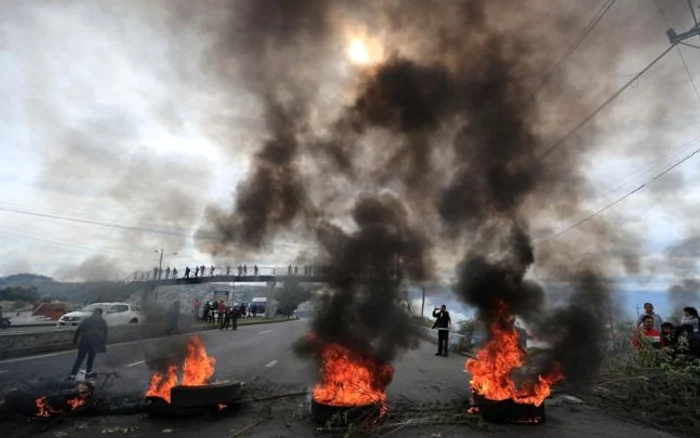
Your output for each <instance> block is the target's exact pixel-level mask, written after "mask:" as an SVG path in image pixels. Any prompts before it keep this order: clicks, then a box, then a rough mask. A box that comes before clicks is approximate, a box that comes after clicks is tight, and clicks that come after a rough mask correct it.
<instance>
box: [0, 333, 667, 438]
mask: <svg viewBox="0 0 700 438" xmlns="http://www.w3.org/2000/svg"><path fill="white" fill-rule="evenodd" d="M307 330H308V324H307V321H306V320H299V321H292V322H288V323H279V324H271V325H254V326H243V327H239V330H238V331H227V332H221V331H218V330H216V331H210V332H203V333H200V336H201V337H202V339H203V340H204V342H205V344H206V347H207V351H208V352H209V354H210V355H213V356H215V357H216V360H217V363H216V374H215V377H216V378H218V379H239V380H242V381H245V382H247V387H249V389H253V388H255V387H256V385H263V384H264V385H274V386H275V387H278V388H286V390H290V388H295V389H300V388H310V387H311V386H312V385H313V383H314V380H315V377H314V370H313V369H312V367H311V366H310V364H309V362H307V361H305V360H302V359H300V358H297V357H296V356H295V355H294V354H293V353H292V344H293V342H294V341H295V340H297V339H298V338H299V337H301V336H303V335H304V334H305V333H306V332H307ZM188 336H190V335H181V336H179V337H175V338H168V339H151V340H142V341H135V342H129V343H124V344H117V345H110V346H109V347H108V352H107V354H105V355H101V356H98V360H97V364H96V371H97V372H111V371H115V372H118V373H119V374H120V375H121V378H119V379H118V380H115V384H113V385H110V386H109V391H110V392H112V393H124V394H134V393H136V394H139V393H143V392H145V390H146V388H147V386H148V382H149V379H150V376H151V372H150V370H149V369H148V368H147V366H146V364H145V354H146V353H148V352H151V353H152V352H153V351H155V350H156V349H158V348H163V347H164V346H166V344H167V342H173V341H176V340H177V339H178V338H179V339H180V340H186V339H187V337H188ZM434 352H435V346H433V345H431V344H428V343H422V344H421V346H420V348H418V349H417V350H414V351H410V352H408V353H406V354H404V355H403V356H402V357H401V359H400V360H398V361H397V362H396V363H395V369H396V372H395V378H394V381H393V382H392V384H391V386H390V388H389V399H390V402H389V403H390V405H389V406H390V409H391V403H392V402H394V403H396V402H400V403H409V402H410V403H414V404H416V405H417V404H419V403H431V402H445V401H450V400H453V401H454V400H456V401H464V400H465V399H466V397H467V396H468V384H469V376H468V375H467V374H466V373H464V371H463V368H464V358H463V357H461V356H456V355H453V356H450V357H447V358H443V357H436V356H434ZM74 355H75V353H74V352H58V353H51V354H45V355H40V356H34V357H27V358H17V359H9V360H4V361H0V393H3V394H4V392H6V391H8V390H10V389H11V388H13V387H16V386H22V385H32V386H33V385H40V384H42V382H44V381H47V380H50V379H61V378H64V377H65V376H67V375H68V373H69V371H70V368H71V365H72V362H73V359H74ZM275 403H276V402H275ZM290 403H291V404H290ZM552 404H554V403H552ZM266 412H267V414H266V415H269V417H267V418H268V419H267V420H265V421H264V422H259V418H260V417H259V415H260V412H259V411H256V410H255V409H254V408H252V407H251V408H243V409H241V410H240V411H237V412H236V413H233V414H231V415H230V416H228V417H225V418H222V419H219V420H216V421H215V420H204V419H198V420H192V419H190V420H182V419H178V420H168V421H164V420H155V419H150V418H144V417H143V416H130V417H106V418H100V419H90V420H71V421H67V422H65V424H61V425H60V426H58V427H56V428H53V429H51V430H50V431H48V432H46V433H44V434H40V433H35V434H33V435H32V436H42V437H43V436H46V437H53V436H59V435H58V434H59V433H61V434H65V435H60V436H71V437H77V438H89V437H94V436H98V435H99V436H101V434H102V433H109V431H110V430H112V428H116V427H132V428H133V429H132V431H131V432H129V433H127V434H126V435H122V434H120V436H134V437H145V436H160V435H162V434H163V433H164V432H163V431H164V430H167V432H165V433H167V434H168V435H167V436H170V437H188V438H193V437H200V436H201V437H211V436H230V435H231V434H232V433H235V432H236V431H239V430H240V429H242V428H244V427H246V426H248V425H250V424H252V423H255V427H251V428H250V429H249V430H248V431H247V432H246V434H245V436H248V437H261V438H262V437H270V436H279V437H283V436H300V437H303V436H313V432H314V426H313V424H312V423H311V422H310V421H309V420H308V418H305V417H304V416H305V415H306V417H308V414H307V413H308V400H306V399H301V400H293V401H288V402H287V404H285V405H283V406H282V407H279V406H278V405H274V404H273V405H271V406H270V407H269V411H266ZM547 415H548V422H547V423H546V424H545V425H542V426H535V427H531V426H525V427H519V428H514V427H504V428H499V429H498V430H497V431H495V432H480V431H476V430H473V429H470V428H466V429H465V428H464V427H459V428H455V426H431V427H428V428H424V429H411V428H405V429H402V430H401V432H400V433H398V434H397V435H396V436H402V437H412V436H440V437H443V438H446V437H451V436H467V435H468V436H470V437H491V436H498V437H502V436H508V437H510V436H512V437H516V436H518V437H519V436H524V437H533V438H534V437H537V438H544V437H552V436H557V437H562V438H579V437H580V438H583V437H586V438H589V437H611V438H612V437H620V436H634V437H635V438H658V437H663V436H667V437H668V436H669V435H666V434H662V433H660V432H657V431H654V430H648V429H645V428H643V427H641V426H636V425H629V424H626V423H624V422H622V421H619V420H616V419H613V418H610V417H608V416H606V415H605V414H603V413H601V412H598V411H595V410H593V409H590V408H586V407H585V406H573V407H572V406H559V407H557V406H551V407H549V408H548V414H547ZM0 427H6V428H7V431H6V433H5V434H3V433H0V435H1V436H19V434H20V433H21V430H20V429H21V427H19V426H17V425H14V424H13V425H8V424H4V425H3V424H0ZM22 427H26V426H22ZM103 431H107V432H103ZM25 433H26V431H25Z"/></svg>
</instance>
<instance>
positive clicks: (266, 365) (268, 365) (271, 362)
mask: <svg viewBox="0 0 700 438" xmlns="http://www.w3.org/2000/svg"><path fill="white" fill-rule="evenodd" d="M275 364H277V359H275V360H272V361H270V362H269V363H267V364H265V368H272V367H274V366H275Z"/></svg>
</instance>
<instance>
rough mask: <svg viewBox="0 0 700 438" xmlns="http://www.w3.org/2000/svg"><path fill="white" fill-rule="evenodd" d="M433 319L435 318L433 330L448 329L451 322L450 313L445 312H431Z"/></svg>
mask: <svg viewBox="0 0 700 438" xmlns="http://www.w3.org/2000/svg"><path fill="white" fill-rule="evenodd" d="M433 318H437V319H436V320H435V324H433V328H437V329H441V328H444V329H446V328H449V326H450V323H451V322H452V320H451V319H450V312H448V311H447V310H445V311H444V312H443V311H441V310H433Z"/></svg>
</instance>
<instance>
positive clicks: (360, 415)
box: [311, 399, 382, 424]
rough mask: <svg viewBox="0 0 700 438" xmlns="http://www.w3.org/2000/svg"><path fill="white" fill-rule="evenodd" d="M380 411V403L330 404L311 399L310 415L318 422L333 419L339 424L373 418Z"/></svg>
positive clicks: (377, 415) (323, 422)
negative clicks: (357, 404)
mask: <svg viewBox="0 0 700 438" xmlns="http://www.w3.org/2000/svg"><path fill="white" fill-rule="evenodd" d="M381 411H382V405H381V404H371V405H364V406H332V405H327V404H323V403H319V402H317V401H316V400H314V399H312V400H311V417H312V418H313V419H314V421H316V422H318V423H322V424H325V423H327V422H328V421H331V420H335V421H336V422H338V423H341V424H349V423H354V422H359V421H367V420H375V419H377V418H379V416H380V415H381Z"/></svg>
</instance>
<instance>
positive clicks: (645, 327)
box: [632, 315, 664, 349]
mask: <svg viewBox="0 0 700 438" xmlns="http://www.w3.org/2000/svg"><path fill="white" fill-rule="evenodd" d="M641 338H644V339H646V340H647V341H648V342H650V343H651V346H652V347H653V348H656V349H661V348H663V346H664V338H663V337H662V336H661V333H660V332H659V331H658V330H656V329H655V328H654V317H653V316H651V315H644V317H643V318H642V327H641V328H640V329H639V331H638V332H637V333H636V334H635V336H634V338H633V339H632V345H634V348H636V349H639V348H641V346H642V343H641V341H640V339H641Z"/></svg>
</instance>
